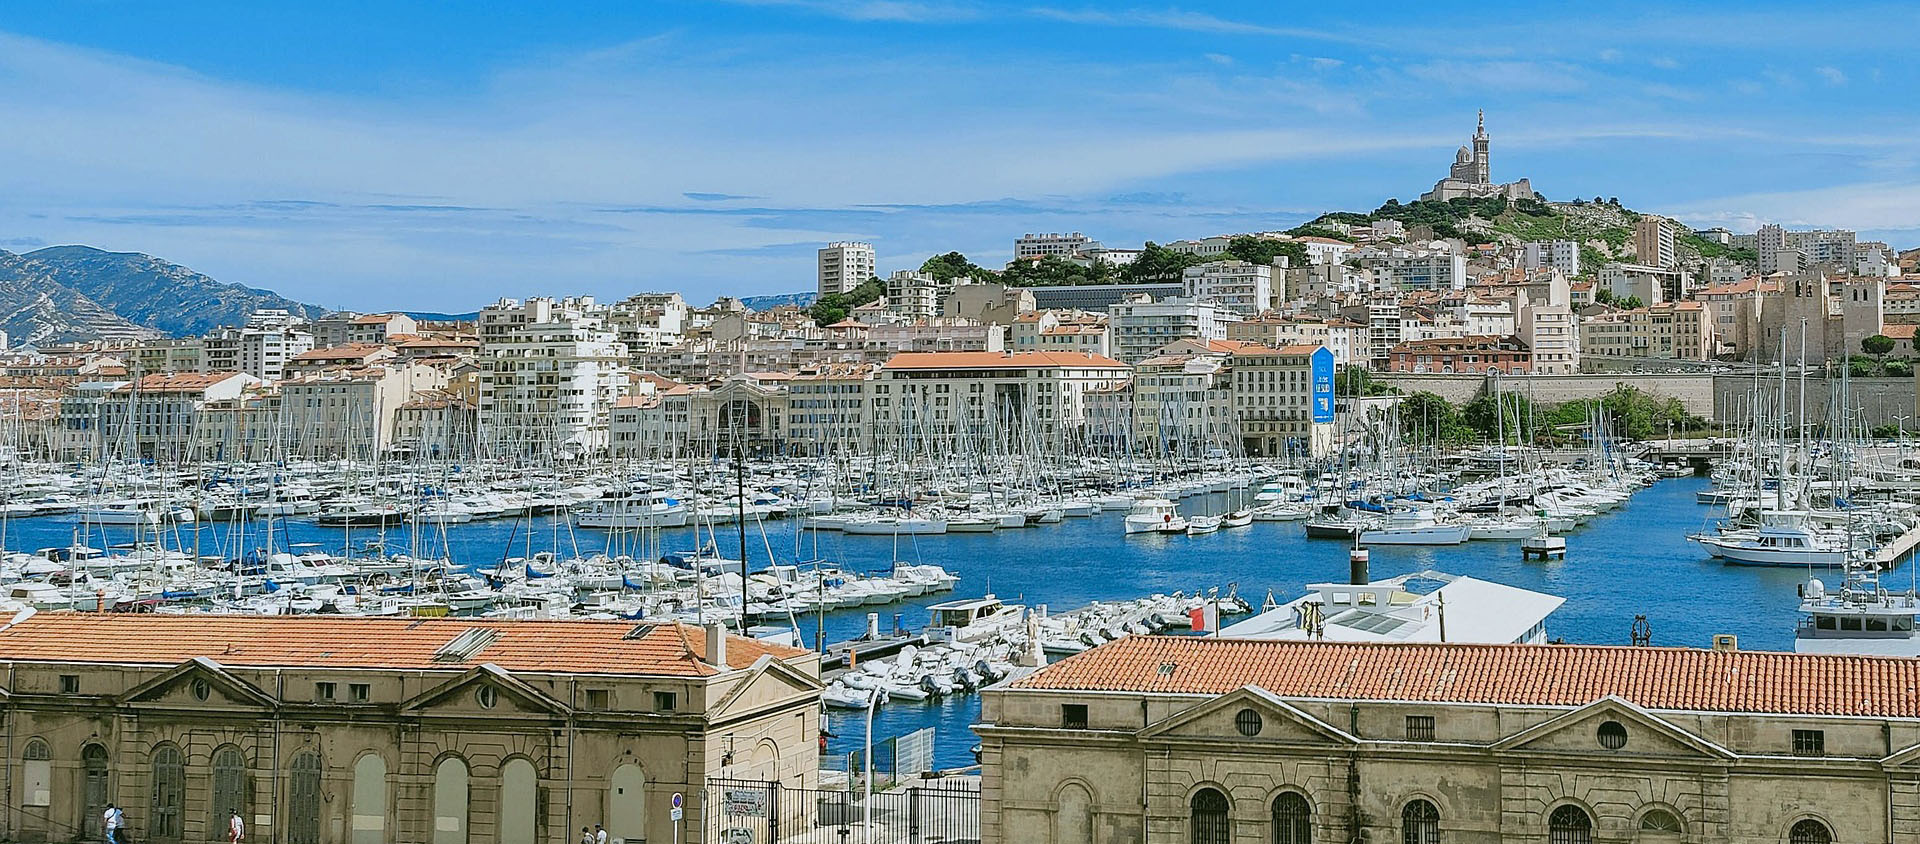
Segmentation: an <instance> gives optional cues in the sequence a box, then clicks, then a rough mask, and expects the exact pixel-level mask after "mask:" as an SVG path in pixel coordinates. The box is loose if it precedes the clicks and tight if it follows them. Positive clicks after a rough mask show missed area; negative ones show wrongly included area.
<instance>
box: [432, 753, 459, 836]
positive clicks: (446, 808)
mask: <svg viewBox="0 0 1920 844" xmlns="http://www.w3.org/2000/svg"><path fill="white" fill-rule="evenodd" d="M433 844H467V763H466V762H464V761H462V760H461V759H460V757H458V756H449V757H447V758H445V759H442V760H440V764H438V765H435V766H434V768H433Z"/></svg>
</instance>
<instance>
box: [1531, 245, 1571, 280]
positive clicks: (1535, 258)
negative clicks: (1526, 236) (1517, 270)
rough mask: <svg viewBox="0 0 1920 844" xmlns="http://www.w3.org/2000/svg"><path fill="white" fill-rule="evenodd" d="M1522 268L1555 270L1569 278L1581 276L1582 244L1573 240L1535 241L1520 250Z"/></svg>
mask: <svg viewBox="0 0 1920 844" xmlns="http://www.w3.org/2000/svg"><path fill="white" fill-rule="evenodd" d="M1520 266H1522V267H1524V268H1526V269H1529V270H1537V269H1555V270H1559V271H1560V272H1562V273H1564V274H1566V275H1567V276H1569V277H1571V276H1576V275H1579V274H1580V244H1579V242H1577V241H1572V240H1535V241H1529V242H1527V243H1526V244H1525V245H1523V246H1522V247H1521V248H1520Z"/></svg>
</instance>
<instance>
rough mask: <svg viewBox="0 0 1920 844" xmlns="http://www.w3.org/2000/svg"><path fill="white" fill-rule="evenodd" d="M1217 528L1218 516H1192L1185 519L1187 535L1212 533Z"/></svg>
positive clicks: (1218, 526) (1218, 525) (1218, 527)
mask: <svg viewBox="0 0 1920 844" xmlns="http://www.w3.org/2000/svg"><path fill="white" fill-rule="evenodd" d="M1219 529H1220V517H1219V516H1194V517H1193V518H1191V519H1188V520H1187V535H1188V536H1198V535H1200V534H1203V533H1212V532H1214V531H1216V530H1219Z"/></svg>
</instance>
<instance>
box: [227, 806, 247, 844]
mask: <svg viewBox="0 0 1920 844" xmlns="http://www.w3.org/2000/svg"><path fill="white" fill-rule="evenodd" d="M227 835H228V839H227V840H228V844H240V842H241V841H244V840H246V837H247V822H246V821H243V820H241V819H240V810H239V809H235V810H233V818H232V819H231V820H228V821H227Z"/></svg>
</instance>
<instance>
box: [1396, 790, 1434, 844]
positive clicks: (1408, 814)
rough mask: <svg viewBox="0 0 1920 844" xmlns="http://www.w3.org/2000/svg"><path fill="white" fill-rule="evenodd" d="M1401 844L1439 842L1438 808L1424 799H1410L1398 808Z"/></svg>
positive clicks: (1430, 843)
mask: <svg viewBox="0 0 1920 844" xmlns="http://www.w3.org/2000/svg"><path fill="white" fill-rule="evenodd" d="M1400 841H1401V844H1440V810H1439V809H1436V808H1434V805H1433V804H1432V803H1429V802H1427V801H1425V800H1411V801H1408V802H1407V805H1406V807H1405V808H1403V809H1401V810H1400Z"/></svg>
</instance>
